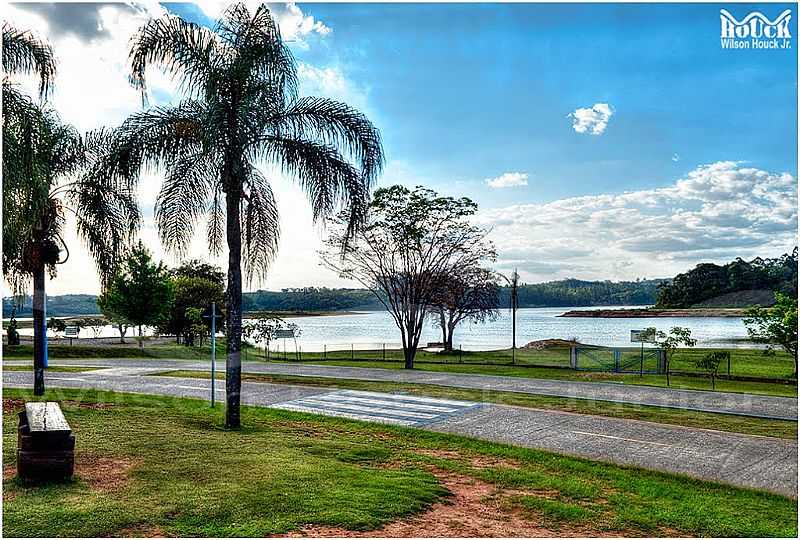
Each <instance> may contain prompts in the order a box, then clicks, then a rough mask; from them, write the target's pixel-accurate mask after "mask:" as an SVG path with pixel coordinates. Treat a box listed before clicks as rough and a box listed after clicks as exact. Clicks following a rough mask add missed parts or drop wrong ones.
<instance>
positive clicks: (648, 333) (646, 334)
mask: <svg viewBox="0 0 800 540" xmlns="http://www.w3.org/2000/svg"><path fill="white" fill-rule="evenodd" d="M655 339H656V329H655V328H645V329H644V330H631V343H641V344H642V356H641V360H640V361H639V377H643V376H644V344H645V343H652V342H653V341H655Z"/></svg>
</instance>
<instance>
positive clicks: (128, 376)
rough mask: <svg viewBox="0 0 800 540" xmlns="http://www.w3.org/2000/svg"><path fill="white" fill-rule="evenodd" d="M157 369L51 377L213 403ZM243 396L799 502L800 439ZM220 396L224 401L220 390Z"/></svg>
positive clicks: (202, 383)
mask: <svg viewBox="0 0 800 540" xmlns="http://www.w3.org/2000/svg"><path fill="white" fill-rule="evenodd" d="M153 367H155V366H151V367H150V368H146V367H145V368H138V369H137V368H130V367H129V368H126V369H119V368H112V369H102V370H96V371H88V372H80V373H66V372H48V373H47V375H46V377H47V384H48V385H50V386H58V387H66V388H98V389H105V390H117V391H124V392H139V393H147V394H155V395H171V396H182V397H196V398H204V399H208V396H209V392H210V381H209V380H205V379H193V378H177V377H159V376H143V375H145V374H147V373H151V372H153V371H154V369H153ZM156 369H163V368H158V367H156ZM3 385H4V386H5V387H31V386H32V373H31V372H21V371H16V372H15V371H7V372H4V373H3ZM242 390H243V394H242V397H243V399H242V401H243V403H246V404H250V405H260V406H270V407H274V408H280V409H289V410H298V411H304V412H312V413H319V414H327V415H332V416H345V417H349V418H359V419H363V420H368V421H378V422H386V423H394V424H400V425H409V426H413V427H420V428H421V429H427V430H431V431H438V432H447V433H455V434H459V435H466V436H470V437H475V438H479V439H484V440H489V441H498V442H505V443H511V444H516V445H520V446H525V447H529V448H539V449H544V450H551V451H555V452H559V453H563V454H569V455H575V456H579V457H586V458H590V459H596V460H602V461H609V462H612V463H617V464H623V465H634V466H640V467H645V468H650V469H655V470H661V471H666V472H673V473H680V474H687V475H690V476H693V477H696V478H701V479H705V480H713V481H719V482H724V483H729V484H733V485H738V486H744V487H752V488H757V489H764V490H767V491H772V492H775V493H780V494H783V495H788V496H792V497H796V495H797V441H788V440H782V439H774V438H768V437H755V436H747V435H738V434H732V433H723V432H717V431H711V430H703V429H694V428H684V427H680V426H667V425H660V424H654V423H650V422H640V421H635V420H622V419H613V418H603V417H597V416H592V415H581V414H572V413H563V412H556V411H545V410H535V409H523V408H518V407H507V406H501V405H490V404H481V403H474V402H467V401H455V400H439V399H434V398H420V397H418V396H404V395H402V394H381V393H375V392H353V391H333V392H332V391H331V390H330V389H328V388H314V387H309V386H293V385H284V384H266V383H244V384H243V389H242ZM217 393H218V396H219V398H220V399H223V398H224V391H223V390H222V389H221V388H218V389H217Z"/></svg>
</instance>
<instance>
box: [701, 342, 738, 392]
mask: <svg viewBox="0 0 800 540" xmlns="http://www.w3.org/2000/svg"><path fill="white" fill-rule="evenodd" d="M730 360H731V353H730V352H728V351H713V352H710V353H708V354H705V355H703V356H702V357H700V358H698V359H697V360H695V363H694V365H695V366H696V367H698V368H700V369H702V370H703V371H705V372H706V373H708V375H709V377H711V389H712V390H716V384H715V383H716V379H717V373H718V372H719V366H720V365H721V364H722V363H723V362H730Z"/></svg>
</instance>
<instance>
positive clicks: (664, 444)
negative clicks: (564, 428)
mask: <svg viewBox="0 0 800 540" xmlns="http://www.w3.org/2000/svg"><path fill="white" fill-rule="evenodd" d="M572 433H577V434H578V435H592V436H594V437H603V438H606V439H617V440H618V441H628V442H636V443H642V444H655V445H658V446H671V445H670V444H666V443H660V442H655V441H642V440H639V439H626V438H625V437H615V436H614V435H605V434H603V433H590V432H588V431H572Z"/></svg>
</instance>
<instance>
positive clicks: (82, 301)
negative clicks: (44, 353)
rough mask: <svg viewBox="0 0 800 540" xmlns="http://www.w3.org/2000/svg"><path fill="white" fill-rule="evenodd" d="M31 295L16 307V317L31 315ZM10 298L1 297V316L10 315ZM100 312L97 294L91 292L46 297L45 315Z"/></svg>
mask: <svg viewBox="0 0 800 540" xmlns="http://www.w3.org/2000/svg"><path fill="white" fill-rule="evenodd" d="M31 300H32V299H31V297H30V296H26V297H25V299H24V301H23V303H22V306H21V307H17V317H33V311H31V304H32V302H31ZM12 303H13V301H12V298H11V297H5V298H3V317H5V318H8V317H9V316H10V315H11V306H12ZM98 313H100V308H99V307H97V296H95V295H93V294H63V295H58V296H48V297H47V316H48V317H51V316H53V317H61V316H65V315H95V314H98Z"/></svg>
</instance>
